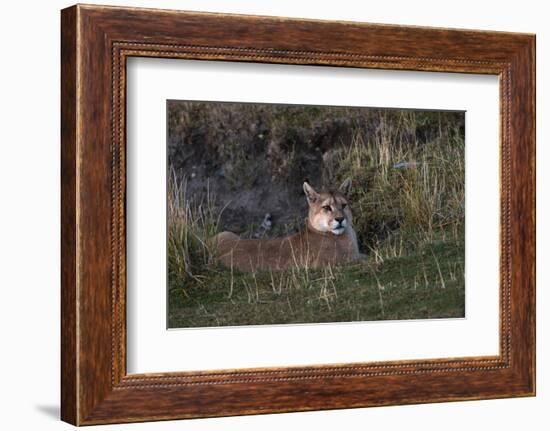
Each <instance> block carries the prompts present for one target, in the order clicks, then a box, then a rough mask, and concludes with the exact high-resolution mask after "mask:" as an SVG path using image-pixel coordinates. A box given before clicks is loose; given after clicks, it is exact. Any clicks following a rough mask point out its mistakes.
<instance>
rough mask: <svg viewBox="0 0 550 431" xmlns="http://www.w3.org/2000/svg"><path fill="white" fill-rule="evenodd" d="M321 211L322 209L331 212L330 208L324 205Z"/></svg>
mask: <svg viewBox="0 0 550 431" xmlns="http://www.w3.org/2000/svg"><path fill="white" fill-rule="evenodd" d="M323 209H324V210H325V211H332V208H331V207H330V205H325V206H324V207H323Z"/></svg>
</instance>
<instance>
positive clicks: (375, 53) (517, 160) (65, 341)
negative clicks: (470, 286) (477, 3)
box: [61, 5, 535, 425]
mask: <svg viewBox="0 0 550 431" xmlns="http://www.w3.org/2000/svg"><path fill="white" fill-rule="evenodd" d="M61 53H62V55H61V83H62V86H61V87H62V91H61V126H62V127H61V130H62V133H61V170H62V175H61V177H62V178H61V192H62V196H61V259H62V268H61V270H62V272H61V275H62V277H61V314H62V316H61V317H62V319H61V340H62V342H61V418H62V420H64V421H66V422H69V423H71V424H74V425H92V424H106V423H120V422H139V421H152V420H168V419H181V418H197V417H213V416H231V415H241V414H259V413H275V412H290V411H308V410H322V409H340V408H353V407H369V406H383V405H396V404H415V403H428V402H443V401H458V400H475V399H491V398H504V397H519V396H534V395H535V36H534V35H530V34H517V33H504V32H502V33H501V32H488V31H472V30H450V29H439V28H424V27H405V26H392V25H380V24H366V23H352V22H330V21H315V20H300V19H288V18H277V17H255V16H241V15H222V14H212V13H197V12H180V11H169V10H155V9H136V8H121V7H105V6H93V5H76V6H72V7H70V8H67V9H64V10H63V11H62V13H61ZM130 57H153V58H167V59H194V60H204V61H209V60H218V61H227V62H235V61H236V62H252V63H274V64H290V65H311V66H315V65H325V66H335V67H350V68H367V69H383V70H412V71H430V72H456V73H475V74H490V75H496V76H498V77H499V87H500V99H499V105H500V274H499V275H500V285H499V291H500V297H499V303H500V309H499V315H500V330H499V340H500V342H499V346H500V349H499V355H497V356H490V357H476V356H467V357H448V358H447V357H445V358H439V359H427V360H410V361H409V360H407V361H386V362H367V363H342V364H329V365H310V366H299V367H296V366H292V367H290V366H289V367H271V368H253V369H227V370H223V371H220V370H204V371H200V372H195V371H190V372H189V371H187V372H162V373H145V374H128V373H127V371H126V359H127V358H126V356H127V352H126V331H127V327H126V224H125V220H126V212H125V211H126V206H125V202H126V201H125V199H126V187H127V183H126V164H125V163H126V105H125V103H126V90H127V88H126V84H127V81H126V61H127V59H128V58H130Z"/></svg>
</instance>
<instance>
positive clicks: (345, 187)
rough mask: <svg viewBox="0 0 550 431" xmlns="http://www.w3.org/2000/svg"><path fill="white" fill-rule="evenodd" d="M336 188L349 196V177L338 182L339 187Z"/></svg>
mask: <svg viewBox="0 0 550 431" xmlns="http://www.w3.org/2000/svg"><path fill="white" fill-rule="evenodd" d="M338 190H339V191H340V192H341V193H342V194H343V195H344V196H349V194H350V192H351V178H349V177H348V178H346V179H345V180H344V182H343V183H342V184H340V187H338Z"/></svg>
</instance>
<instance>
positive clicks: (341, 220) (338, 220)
mask: <svg viewBox="0 0 550 431" xmlns="http://www.w3.org/2000/svg"><path fill="white" fill-rule="evenodd" d="M334 220H336V221H337V222H338V223H342V222H343V221H344V217H334Z"/></svg>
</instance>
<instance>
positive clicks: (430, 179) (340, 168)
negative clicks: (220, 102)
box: [168, 111, 464, 328]
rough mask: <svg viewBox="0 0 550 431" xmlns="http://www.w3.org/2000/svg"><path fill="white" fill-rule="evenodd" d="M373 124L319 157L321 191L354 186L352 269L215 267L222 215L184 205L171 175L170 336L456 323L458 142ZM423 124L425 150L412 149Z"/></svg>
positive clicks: (434, 122)
mask: <svg viewBox="0 0 550 431" xmlns="http://www.w3.org/2000/svg"><path fill="white" fill-rule="evenodd" d="M377 112H378V111H377ZM378 115H379V117H377V118H376V121H377V123H376V124H377V125H378V126H377V127H375V128H374V130H375V132H373V133H365V131H364V130H363V129H361V128H358V129H354V131H353V133H351V134H350V138H349V139H350V140H349V142H341V145H335V146H334V148H333V149H331V150H329V151H327V153H326V154H325V156H324V157H323V170H322V178H323V180H324V182H325V183H330V184H339V183H340V182H341V181H342V180H343V179H344V178H347V177H351V178H352V183H353V191H352V196H351V200H350V202H351V208H352V211H353V218H354V220H353V224H354V227H355V230H356V232H357V236H358V240H359V245H360V250H361V252H363V253H365V255H366V258H365V259H363V260H361V261H359V262H357V263H354V264H352V265H346V266H339V267H327V268H324V269H320V270H311V269H309V270H307V269H302V268H294V269H291V270H287V271H267V272H258V273H255V274H242V273H238V272H237V271H236V270H235V271H231V270H230V269H228V268H224V267H223V266H221V265H220V263H219V262H218V261H217V259H216V250H215V249H214V248H213V247H212V245H211V241H210V238H211V237H212V236H213V235H214V234H215V233H216V232H218V231H220V230H221V229H220V226H219V225H220V222H219V220H220V213H221V212H222V211H223V208H222V209H221V210H220V209H219V206H216V205H215V201H216V199H215V197H213V196H211V195H210V194H209V193H207V194H206V196H205V197H202V198H201V199H197V198H196V197H194V196H188V195H187V193H186V185H185V181H184V182H181V183H180V182H178V180H177V177H176V176H175V175H172V176H171V180H170V184H169V196H168V201H169V207H168V275H169V313H168V326H169V327H171V328H175V327H208V326H229V325H231V326H236V325H261V324H285V323H286V324H288V323H312V322H350V321H368V320H403V319H429V318H451V317H464V137H463V132H462V131H461V130H460V126H459V125H457V124H455V123H453V122H452V121H444V118H443V119H442V117H441V116H438V115H437V113H431V114H425V113H421V112H416V111H387V112H385V111H379V112H378ZM300 121H302V120H300ZM426 123H429V124H428V126H429V133H425V134H426V136H428V137H429V139H424V140H421V139H417V133H416V130H417V129H418V128H420V127H424V129H426V127H427V126H426ZM281 127H282V126H281ZM424 129H423V130H424ZM290 154H291V153H290ZM289 157H291V155H289ZM291 162H292V161H291V160H290V159H289V161H288V163H289V164H290V165H291V164H292V163H291ZM403 165H404V167H399V166H403ZM396 166H397V167H396ZM216 208H218V209H216ZM303 216H305V214H304V215H303ZM252 222H255V221H251V226H253V224H252ZM287 228H288V229H291V228H293V226H277V227H276V229H279V230H280V231H284V230H286V229H287ZM239 233H242V232H239Z"/></svg>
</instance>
